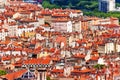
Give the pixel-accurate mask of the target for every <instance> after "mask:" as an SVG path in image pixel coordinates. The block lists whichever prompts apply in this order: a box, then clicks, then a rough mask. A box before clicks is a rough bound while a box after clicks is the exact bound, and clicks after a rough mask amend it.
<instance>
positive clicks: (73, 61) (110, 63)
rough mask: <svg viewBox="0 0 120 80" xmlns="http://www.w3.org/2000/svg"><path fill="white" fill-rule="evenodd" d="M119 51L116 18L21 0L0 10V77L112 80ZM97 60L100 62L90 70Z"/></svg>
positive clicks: (119, 74) (119, 30) (11, 79)
mask: <svg viewBox="0 0 120 80" xmlns="http://www.w3.org/2000/svg"><path fill="white" fill-rule="evenodd" d="M119 53H120V25H119V20H118V19H117V18H114V17H110V18H106V19H103V18H98V17H91V16H83V13H82V11H80V10H74V9H52V10H50V9H43V8H42V7H39V6H37V5H35V4H29V3H23V2H13V3H12V2H9V3H8V4H6V5H5V10H4V11H3V12H1V13H0V67H1V68H0V69H3V70H6V71H7V74H6V75H4V76H1V78H6V79H8V80H13V79H25V80H46V79H47V77H48V76H49V77H50V78H51V79H56V80H61V79H65V78H68V79H69V78H70V80H72V79H76V80H86V79H91V80H99V79H102V80H103V79H105V80H115V79H118V78H119V76H120V73H119V66H120V64H119V61H120V58H119V57H120V54H119ZM97 64H100V65H105V66H106V67H103V68H102V69H96V68H94V66H95V65H97ZM65 80H66V79H65Z"/></svg>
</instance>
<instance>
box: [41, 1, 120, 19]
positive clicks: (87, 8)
mask: <svg viewBox="0 0 120 80" xmlns="http://www.w3.org/2000/svg"><path fill="white" fill-rule="evenodd" d="M119 2H120V0H117V3H116V6H118V7H120V3H119ZM42 6H43V7H44V8H50V9H53V8H72V9H80V10H82V11H83V13H84V15H87V16H97V17H104V18H106V17H110V16H112V17H118V18H119V19H120V12H108V13H104V12H100V11H98V0H44V1H43V3H42Z"/></svg>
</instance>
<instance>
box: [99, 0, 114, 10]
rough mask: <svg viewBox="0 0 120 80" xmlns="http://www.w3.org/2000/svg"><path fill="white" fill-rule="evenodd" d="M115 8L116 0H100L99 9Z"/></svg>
mask: <svg viewBox="0 0 120 80" xmlns="http://www.w3.org/2000/svg"><path fill="white" fill-rule="evenodd" d="M114 10H115V0H99V11H102V12H108V11H114Z"/></svg>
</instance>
